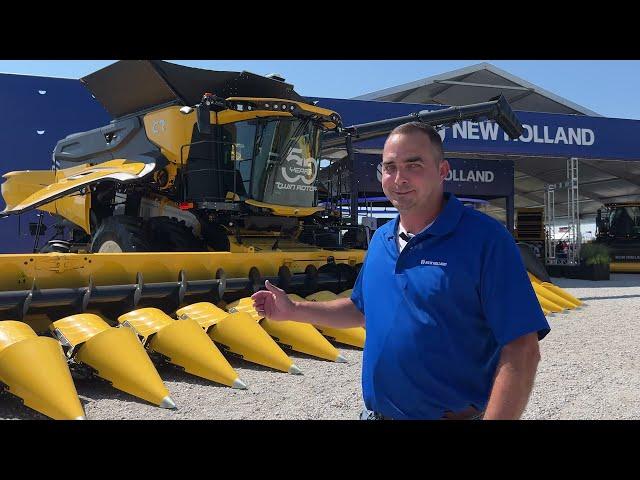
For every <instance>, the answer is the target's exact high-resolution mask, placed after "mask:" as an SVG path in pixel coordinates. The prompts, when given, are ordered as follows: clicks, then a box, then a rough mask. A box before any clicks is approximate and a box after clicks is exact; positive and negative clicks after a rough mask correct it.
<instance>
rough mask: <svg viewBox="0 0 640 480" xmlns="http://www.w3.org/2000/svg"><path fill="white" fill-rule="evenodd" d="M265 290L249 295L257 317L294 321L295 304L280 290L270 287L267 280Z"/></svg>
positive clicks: (273, 286)
mask: <svg viewBox="0 0 640 480" xmlns="http://www.w3.org/2000/svg"><path fill="white" fill-rule="evenodd" d="M264 286H265V288H266V290H260V291H259V292H256V293H254V294H253V295H251V299H252V300H253V308H255V309H256V311H257V312H258V315H261V316H263V317H265V318H268V319H269V320H295V309H296V306H295V304H294V303H293V302H292V301H291V299H290V298H289V297H288V296H287V294H286V292H285V291H284V290H282V289H281V288H278V287H276V286H275V285H272V284H271V282H269V280H267V281H265V282H264Z"/></svg>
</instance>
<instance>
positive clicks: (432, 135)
mask: <svg viewBox="0 0 640 480" xmlns="http://www.w3.org/2000/svg"><path fill="white" fill-rule="evenodd" d="M410 133H422V134H424V135H426V136H427V137H428V138H429V140H430V142H431V145H432V146H433V148H434V150H435V152H436V163H438V164H439V163H440V162H441V161H442V160H444V149H443V148H442V138H440V134H439V133H438V131H437V130H436V129H435V128H433V127H432V126H431V125H428V124H426V123H422V122H409V123H403V124H402V125H398V126H397V127H396V128H394V129H393V130H391V133H390V134H389V136H391V135H408V134H410Z"/></svg>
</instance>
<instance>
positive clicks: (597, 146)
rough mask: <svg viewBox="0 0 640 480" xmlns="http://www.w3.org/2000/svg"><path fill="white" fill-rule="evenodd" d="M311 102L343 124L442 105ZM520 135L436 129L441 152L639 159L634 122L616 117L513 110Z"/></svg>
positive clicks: (491, 129)
mask: <svg viewBox="0 0 640 480" xmlns="http://www.w3.org/2000/svg"><path fill="white" fill-rule="evenodd" d="M316 100H318V103H317V105H318V106H320V107H324V108H329V109H331V110H335V111H336V112H338V113H339V114H340V115H341V116H342V121H343V123H344V125H345V126H350V125H355V124H360V123H368V122H373V121H376V120H383V119H387V118H393V117H401V116H404V115H409V114H411V113H417V112H419V111H422V110H439V109H442V108H447V107H445V106H442V105H424V104H415V103H392V102H374V101H365V100H343V99H336V98H320V99H316ZM515 113H516V115H517V116H518V118H519V119H520V122H521V123H522V124H523V127H524V133H523V134H522V136H521V137H520V138H518V139H515V140H511V139H510V138H509V137H508V136H507V135H506V134H505V133H504V131H503V130H502V129H501V128H500V127H499V126H498V125H497V124H496V123H493V122H479V123H478V122H467V121H465V122H460V123H458V124H455V125H453V126H452V127H447V128H444V129H442V130H441V131H440V136H441V137H443V140H444V149H445V152H449V153H478V154H482V153H487V154H504V155H522V156H551V157H577V158H585V159H602V160H640V121H638V120H624V119H618V118H605V117H590V116H586V115H564V114H556V113H538V112H523V111H516V112H515ZM385 137H386V136H384V137H381V138H377V139H372V140H367V141H364V142H357V143H355V146H356V148H370V149H382V147H383V145H384V140H385Z"/></svg>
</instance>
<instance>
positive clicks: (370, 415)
mask: <svg viewBox="0 0 640 480" xmlns="http://www.w3.org/2000/svg"><path fill="white" fill-rule="evenodd" d="M483 416H484V412H483V411H480V410H478V409H477V408H475V407H473V406H470V407H469V408H466V409H464V410H462V411H460V412H452V411H447V412H445V413H444V415H443V416H442V418H441V420H482V417H483ZM360 420H393V418H390V417H385V416H384V415H382V414H381V413H378V412H374V411H372V410H367V409H366V408H365V409H364V410H362V412H360Z"/></svg>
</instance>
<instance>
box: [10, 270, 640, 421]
mask: <svg viewBox="0 0 640 480" xmlns="http://www.w3.org/2000/svg"><path fill="white" fill-rule="evenodd" d="M553 281H554V283H555V284H556V285H558V286H560V287H562V288H565V289H566V290H567V291H568V292H569V293H571V294H572V295H574V296H576V297H578V298H582V299H583V300H584V301H585V303H586V304H587V305H586V306H584V307H583V308H581V309H578V310H572V311H571V312H569V313H566V314H555V315H554V316H551V317H548V320H549V322H550V324H551V327H552V330H551V333H550V334H549V335H548V336H547V337H546V338H545V339H544V340H543V341H542V342H541V351H542V362H541V363H540V366H539V369H538V376H537V379H536V384H535V387H534V390H533V393H532V395H531V399H530V401H529V405H528V407H527V409H526V411H525V413H524V415H523V418H525V419H640V395H638V394H637V392H639V391H640V368H639V367H640V355H639V354H638V347H637V345H638V344H639V343H640V322H637V319H636V314H637V312H638V310H639V307H640V275H629V274H612V276H611V280H610V281H606V282H591V281H584V280H572V279H559V278H558V279H553ZM336 346H338V347H339V349H340V351H341V353H342V355H343V356H344V357H346V359H347V360H348V362H349V363H346V364H345V363H333V362H328V361H323V360H319V359H316V358H314V357H310V356H307V355H304V354H299V353H295V352H288V353H289V355H290V356H291V357H292V358H293V359H294V362H295V363H296V365H298V367H300V369H301V370H302V371H303V372H304V375H290V374H286V373H281V372H277V371H274V370H272V369H269V368H266V367H261V366H258V365H254V364H251V363H248V362H245V361H243V360H238V359H235V358H230V359H229V361H230V363H231V365H232V366H233V367H234V368H235V369H236V371H237V372H238V374H239V375H240V378H241V379H242V380H244V381H245V382H246V383H247V384H248V386H249V389H248V390H234V389H232V388H228V387H224V386H218V385H216V384H213V383H211V382H208V381H205V380H201V379H199V378H197V377H194V376H191V375H189V374H186V373H183V372H181V371H179V370H177V369H175V368H173V367H171V366H162V367H160V368H159V369H158V371H159V373H160V376H161V377H162V379H163V380H164V381H165V384H166V385H167V388H168V389H169V391H170V392H171V396H172V398H173V399H174V401H175V402H176V404H177V406H178V409H177V410H164V409H161V408H158V407H155V406H153V405H150V404H147V403H146V402H144V401H142V400H138V399H137V398H135V397H132V396H130V395H128V394H125V393H123V392H120V391H119V390H116V389H114V388H112V387H111V386H109V385H108V384H106V383H103V382H100V381H96V380H82V379H77V380H76V387H77V390H78V394H79V395H80V399H81V401H82V403H83V405H84V408H85V411H86V414H87V418H89V419H95V420H98V419H112V420H120V419H159V420H160V419H162V420H165V419H166V420H170V419H181V420H186V419H238V420H240V419H252V420H262V419H274V420H275V419H294V420H297V419H356V418H357V417H358V413H359V412H360V410H361V409H362V406H363V403H362V397H361V393H360V368H361V361H362V352H361V351H360V350H359V349H356V348H351V347H346V346H344V345H336ZM44 418H46V417H44V416H43V415H40V414H39V413H37V412H34V411H32V410H30V409H28V408H26V407H24V406H23V405H21V403H20V401H19V400H18V399H17V398H16V397H13V396H12V395H10V394H7V393H3V394H0V419H44Z"/></svg>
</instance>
